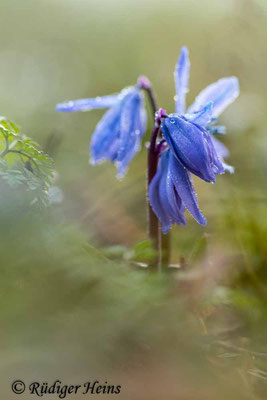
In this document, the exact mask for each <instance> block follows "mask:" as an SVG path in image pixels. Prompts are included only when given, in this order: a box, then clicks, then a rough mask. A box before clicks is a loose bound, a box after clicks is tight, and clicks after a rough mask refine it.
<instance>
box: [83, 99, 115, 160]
mask: <svg viewBox="0 0 267 400" xmlns="http://www.w3.org/2000/svg"><path fill="white" fill-rule="evenodd" d="M121 107H122V105H121V104H120V103H119V104H117V105H115V106H114V107H112V108H111V109H110V110H108V111H107V112H106V113H105V114H104V115H103V117H102V118H101V120H100V121H99V122H98V124H97V126H96V128H95V131H94V133H93V136H92V139H91V145H90V148H91V163H92V164H96V163H99V162H102V161H104V160H105V159H107V158H111V160H112V159H113V158H114V157H115V158H116V155H117V150H116V149H115V151H114V145H115V146H118V139H119V134H120V130H119V128H120V116H121Z"/></svg>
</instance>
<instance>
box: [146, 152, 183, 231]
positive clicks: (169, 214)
mask: <svg viewBox="0 0 267 400" xmlns="http://www.w3.org/2000/svg"><path fill="white" fill-rule="evenodd" d="M169 157H170V150H166V151H164V152H163V153H162V155H161V157H160V161H159V165H158V169H157V173H156V175H155V176H154V178H153V179H152V181H151V183H150V185H149V190H148V194H149V201H150V204H151V207H152V209H153V211H154V212H155V214H156V215H157V217H158V218H159V220H160V222H161V225H162V231H163V233H167V232H168V231H169V230H170V228H171V225H172V224H174V223H177V224H179V225H185V224H186V221H185V218H184V215H183V213H184V210H185V207H184V205H183V204H182V202H181V199H180V197H179V195H178V194H177V193H176V192H175V189H174V186H173V183H172V180H171V175H170V171H169Z"/></svg>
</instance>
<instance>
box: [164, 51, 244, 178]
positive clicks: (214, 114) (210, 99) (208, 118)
mask: <svg viewBox="0 0 267 400" xmlns="http://www.w3.org/2000/svg"><path fill="white" fill-rule="evenodd" d="M189 70H190V61H189V56H188V50H187V48H186V47H183V48H182V49H181V54H180V57H179V59H178V62H177V64H176V67H175V71H174V77H175V85H176V96H175V114H172V115H170V116H169V118H166V119H165V120H164V121H163V122H162V132H163V135H164V137H165V139H166V141H167V143H168V144H169V146H170V148H171V149H172V150H173V152H174V154H175V156H176V157H177V158H178V159H179V160H180V162H181V163H182V164H183V165H184V166H185V167H186V168H187V169H188V170H189V171H190V172H192V173H193V174H195V175H197V176H199V177H200V178H201V179H204V180H205V181H207V182H215V175H217V174H222V173H224V172H225V171H229V172H233V168H232V167H230V166H227V164H225V163H224V157H227V156H228V152H227V149H226V147H225V146H224V145H223V144H221V146H220V142H219V141H218V140H217V139H215V138H214V137H213V136H212V135H213V134H215V133H218V134H222V133H224V132H225V128H224V127H222V126H214V124H215V123H216V121H217V118H218V116H219V115H220V114H221V112H222V111H223V110H224V109H225V108H226V107H227V106H228V105H229V104H230V103H232V102H233V101H234V100H235V99H236V97H237V96H238V95H239V85H238V79H237V78H236V77H234V76H232V77H229V78H223V79H220V80H218V81H217V82H215V83H212V84H211V85H209V86H207V87H206V89H204V90H202V91H201V92H200V93H199V95H198V96H197V97H196V99H195V101H194V103H193V104H192V105H191V106H190V107H189V108H188V109H187V110H186V101H185V100H186V93H187V92H188V83H189Z"/></svg>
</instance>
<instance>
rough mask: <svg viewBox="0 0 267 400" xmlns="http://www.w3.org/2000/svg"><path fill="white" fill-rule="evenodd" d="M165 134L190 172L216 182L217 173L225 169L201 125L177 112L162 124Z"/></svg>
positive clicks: (175, 152)
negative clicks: (178, 114)
mask: <svg viewBox="0 0 267 400" xmlns="http://www.w3.org/2000/svg"><path fill="white" fill-rule="evenodd" d="M161 128H162V132H163V135H164V137H165V139H166V141H167V143H168V144H169V146H170V148H171V149H172V151H173V153H174V155H175V156H176V158H177V159H178V160H179V161H180V162H181V163H182V165H183V166H184V167H186V168H187V169H188V170H189V171H190V172H192V173H193V174H195V175H197V176H199V177H200V178H201V179H203V180H205V181H207V182H215V175H216V174H217V173H222V172H218V171H219V170H220V171H223V167H222V165H220V162H219V160H217V157H216V154H215V150H214V147H213V145H212V143H211V141H210V140H209V139H208V137H207V136H209V134H208V133H207V131H206V130H205V129H203V128H201V127H200V126H199V125H196V124H193V123H192V122H190V121H187V120H186V119H185V118H184V117H180V116H177V115H176V114H172V115H170V116H169V117H168V118H165V119H164V120H163V122H162V124H161Z"/></svg>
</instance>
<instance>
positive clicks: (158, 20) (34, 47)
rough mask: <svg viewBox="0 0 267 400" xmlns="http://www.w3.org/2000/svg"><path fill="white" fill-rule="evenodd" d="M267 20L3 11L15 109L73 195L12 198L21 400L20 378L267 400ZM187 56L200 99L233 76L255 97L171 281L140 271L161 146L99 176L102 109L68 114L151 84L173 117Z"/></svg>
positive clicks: (234, 127) (234, 123) (8, 212)
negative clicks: (68, 109) (229, 171)
mask: <svg viewBox="0 0 267 400" xmlns="http://www.w3.org/2000/svg"><path fill="white" fill-rule="evenodd" d="M265 12H266V2H265V1H264V0H262V1H261V0H258V1H256V0H255V1H253V0H228V1H220V0H203V1H195V0H191V1H178V0H176V1H174V0H166V1H156V0H143V1H141V0H137V1H134V0H109V1H108V0H106V1H98V0H83V1H82V0H75V1H74V0H39V1H36V0H23V1H21V0H2V1H1V15H2V18H1V24H0V49H1V52H0V87H1V97H0V112H1V114H2V115H6V116H7V117H8V118H10V119H11V120H14V121H16V122H18V123H19V124H20V125H21V126H22V127H23V131H25V132H27V134H28V135H29V136H31V137H32V138H33V139H34V140H37V141H38V142H40V143H41V144H42V146H43V148H44V149H45V150H46V151H47V152H48V154H49V155H50V156H51V157H53V158H54V160H55V166H56V170H57V180H56V182H55V184H56V185H57V186H58V187H60V189H61V190H62V193H63V196H64V198H63V201H62V202H61V203H56V204H54V205H53V206H52V207H51V208H50V209H49V210H47V211H44V210H41V211H40V210H39V211H37V210H34V209H32V208H29V205H28V202H27V199H25V198H24V195H23V193H18V192H15V193H14V191H13V189H10V190H8V189H7V188H6V187H5V186H1V191H0V205H1V207H0V295H1V302H0V321H1V324H0V326H1V328H0V338H1V342H0V359H1V363H0V379H1V381H0V384H1V385H0V393H2V394H3V396H4V397H5V398H6V399H10V400H11V399H13V398H14V395H13V394H12V393H11V391H10V383H11V382H12V381H13V380H14V379H24V380H25V381H26V382H28V383H29V382H31V381H33V380H40V381H41V382H43V381H46V382H47V381H48V382H51V383H53V381H54V380H55V379H61V380H62V381H64V382H66V383H69V384H71V383H75V384H79V383H81V382H83V381H86V380H94V379H98V380H101V379H102V380H103V381H105V380H108V381H109V382H114V383H116V384H121V385H122V392H121V394H120V395H119V396H118V398H119V397H121V398H123V399H138V400H140V399H144V400H150V399H153V400H156V399H163V398H164V399H165V398H166V399H168V400H172V399H188V400H202V399H203V400H204V399H205V400H209V399H218V400H219V399H225V398H229V399H234V400H235V399H252V400H254V399H255V400H256V399H265V398H266V396H267V342H266V331H267V296H266V295H267V245H266V242H267V185H266V174H267V164H266V151H267V136H266V119H265V118H264V110H265V108H264V103H265V98H266V94H265V82H266V72H265V71H266V66H265V58H264V53H265V40H266V39H265V30H264V26H265V25H266V17H265ZM184 44H185V45H187V46H188V48H189V50H190V57H191V65H192V66H191V78H190V88H191V90H190V92H189V95H188V99H189V100H191V101H192V100H193V99H194V96H195V95H196V94H197V93H198V92H199V91H200V90H201V89H202V88H204V87H205V86H206V85H207V84H209V83H211V82H213V81H215V80H217V79H219V78H220V77H223V76H230V75H236V76H237V77H238V78H239V79H240V89H241V96H240V98H239V99H238V100H237V101H236V102H235V104H233V105H232V106H231V107H230V108H229V109H228V110H227V111H226V112H225V113H224V115H223V117H222V118H221V122H222V123H224V122H225V124H226V125H227V130H228V135H227V137H225V139H224V141H225V143H226V144H227V146H228V147H229V149H230V152H231V159H230V163H231V164H232V165H234V166H235V168H236V173H235V175H233V176H221V177H218V179H217V183H216V185H215V186H214V185H208V184H206V183H204V182H200V181H199V180H198V179H195V185H196V187H197V191H198V194H199V202H200V206H201V208H202V211H203V213H204V214H205V216H206V217H207V219H208V225H207V227H206V228H204V229H203V228H202V227H200V226H198V225H197V224H196V222H195V221H193V220H192V219H191V218H188V220H189V223H188V226H187V227H186V228H184V227H175V228H174V229H173V230H172V262H173V263H175V264H176V263H179V262H180V269H179V270H178V272H176V273H170V274H167V275H166V276H165V275H162V276H160V277H159V276H156V275H154V274H147V273H146V272H145V271H143V270H140V271H139V270H138V269H134V268H133V263H132V260H133V259H135V258H137V259H138V261H147V257H148V256H149V250H148V249H147V248H146V245H145V243H143V244H142V243H141V244H138V245H136V242H139V241H142V240H144V239H145V238H146V210H145V175H146V172H145V168H146V149H145V148H143V149H142V152H140V153H139V154H138V155H137V157H136V158H135V160H134V161H133V162H132V164H131V166H130V170H129V173H128V174H127V176H126V178H125V179H124V180H123V181H118V180H117V179H116V177H115V175H116V174H115V168H113V167H111V166H110V165H109V164H106V163H105V164H103V165H100V166H96V167H91V166H90V165H89V164H88V159H89V141H90V135H91V133H92V132H93V129H94V127H95V124H96V123H97V121H98V119H99V118H100V117H101V115H102V111H94V112H88V113H77V114H59V113H56V112H55V111H54V106H55V104H56V103H57V102H60V101H62V100H65V99H66V100H68V99H75V98H82V97H89V96H92V97H93V96H97V95H102V94H109V93H113V92H116V91H118V90H120V89H121V88H122V87H124V86H127V85H129V84H133V83H135V82H136V79H137V77H138V75H140V74H145V75H147V76H148V77H149V78H150V80H151V81H152V82H153V84H154V87H155V89H156V92H157V95H158V98H159V102H160V105H161V106H162V107H163V108H166V109H167V110H168V111H169V112H171V111H172V110H173V95H174V83H173V69H174V64H175V62H176V59H177V57H178V53H179V50H180V47H181V46H182V45H184ZM150 125H151V122H150ZM148 137H149V132H148V133H147V136H146V139H145V140H148ZM145 140H144V142H145ZM111 246H112V248H111ZM107 247H108V249H107ZM96 249H97V250H96ZM32 397H33V396H32ZM73 397H75V396H70V398H73ZM83 397H84V396H83ZM20 398H25V399H26V398H28V396H27V395H25V397H23V395H22V396H20ZM75 398H77V399H78V398H79V397H78V396H76V397H75Z"/></svg>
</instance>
